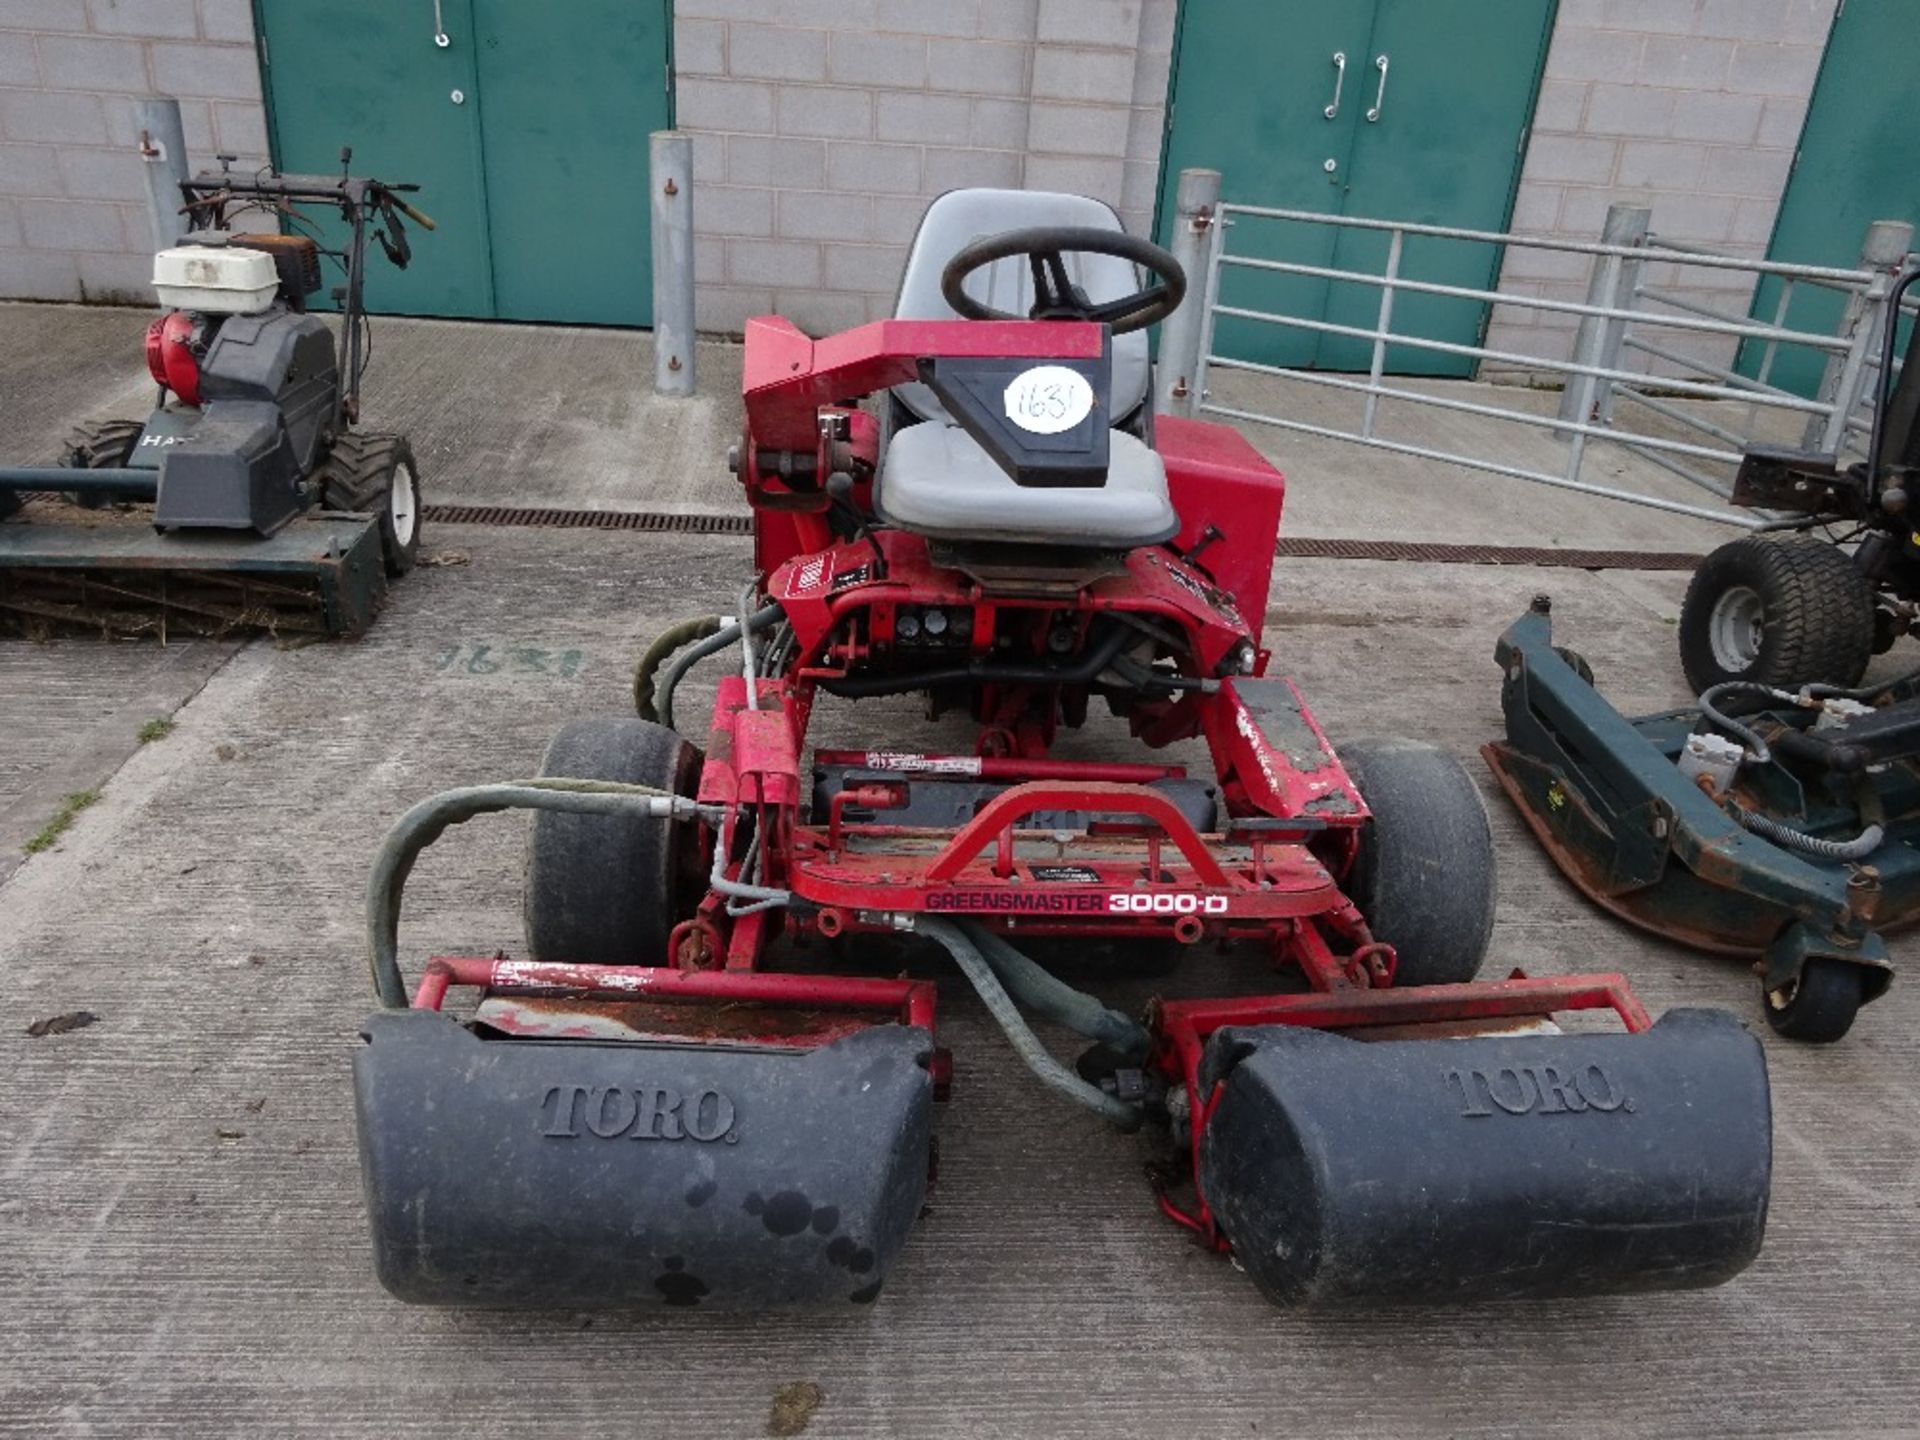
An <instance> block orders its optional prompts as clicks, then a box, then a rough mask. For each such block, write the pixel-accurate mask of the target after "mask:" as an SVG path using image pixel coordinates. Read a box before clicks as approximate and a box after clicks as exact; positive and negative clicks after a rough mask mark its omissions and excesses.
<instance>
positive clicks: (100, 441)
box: [55, 420, 147, 510]
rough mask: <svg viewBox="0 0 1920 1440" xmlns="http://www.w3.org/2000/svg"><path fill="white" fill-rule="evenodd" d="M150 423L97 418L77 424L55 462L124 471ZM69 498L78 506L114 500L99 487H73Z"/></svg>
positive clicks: (68, 466)
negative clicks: (80, 489) (96, 488)
mask: <svg viewBox="0 0 1920 1440" xmlns="http://www.w3.org/2000/svg"><path fill="white" fill-rule="evenodd" d="M146 428H147V427H146V424H145V423H144V422H143V421H139V420H93V421H89V422H88V423H87V424H85V425H76V426H75V427H74V428H73V430H72V431H71V432H69V433H68V435H67V438H66V440H65V441H64V442H63V443H62V444H61V446H60V458H59V459H58V460H57V461H56V462H55V463H56V464H58V465H60V466H61V467H62V468H64V469H68V470H121V469H125V468H126V466H127V464H128V462H129V461H131V460H132V459H133V447H134V446H136V445H138V444H139V443H140V434H141V432H142V431H143V430H145V429H146ZM66 498H67V499H68V500H71V501H72V502H73V503H74V504H75V505H83V506H85V507H86V508H87V509H89V510H98V509H99V508H100V507H101V506H103V505H110V504H112V503H113V497H112V496H110V495H102V494H100V493H99V492H98V491H96V490H90V491H87V492H85V493H81V492H79V491H73V490H69V491H68V492H67V495H66Z"/></svg>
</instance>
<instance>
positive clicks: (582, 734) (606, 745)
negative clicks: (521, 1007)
mask: <svg viewBox="0 0 1920 1440" xmlns="http://www.w3.org/2000/svg"><path fill="white" fill-rule="evenodd" d="M540 773H541V774H542V775H543V776H570V777H572V778H575V779H582V780H617V781H619V782H621V783H622V784H627V785H651V786H654V787H656V788H658V789H661V790H667V791H671V792H672V793H674V794H676V795H691V794H693V793H694V789H695V786H696V785H697V783H698V781H699V776H700V752H699V751H697V750H695V749H694V748H693V746H691V745H689V744H688V743H687V742H686V741H685V740H683V739H682V738H681V737H680V736H679V735H677V734H675V733H674V732H673V731H671V730H669V729H667V728H666V727H665V726H662V725H655V724H652V723H651V722H649V721H646V720H638V719H635V718H633V717H632V716H627V715H621V716H605V717H596V718H594V719H590V720H576V721H574V722H573V723H572V724H570V725H567V726H565V727H563V728H562V729H561V731H560V733H559V734H557V735H555V736H554V737H553V743H552V744H550V745H548V746H547V753H546V755H545V757H544V758H543V759H542V760H541V762H540ZM699 850H700V847H699V845H698V843H697V841H696V836H695V833H694V831H693V828H692V826H691V825H690V824H688V823H686V822H683V821H668V820H652V819H646V818H635V819H629V818H626V817H624V816H611V815H569V814H566V813H563V812H561V811H557V810H537V811H535V812H534V816H533V828H532V829H531V831H530V832H529V833H528V836H527V868H526V891H525V894H524V897H523V899H522V901H521V918H522V921H523V922H524V926H525V931H526V939H527V950H528V953H529V954H530V955H531V956H532V958H533V959H535V960H566V961H572V962H574V963H576V964H582V965H670V964H672V963H673V962H672V960H671V959H670V957H669V956H668V954H667V938H668V936H669V935H670V934H671V933H672V931H673V927H674V925H675V923H676V922H678V921H680V920H682V919H685V918H687V917H688V916H689V915H691V914H692V912H693V907H694V906H695V905H696V904H697V903H698V899H699V894H700V890H701V886H702V877H701V875H700V863H699V860H700V855H699Z"/></svg>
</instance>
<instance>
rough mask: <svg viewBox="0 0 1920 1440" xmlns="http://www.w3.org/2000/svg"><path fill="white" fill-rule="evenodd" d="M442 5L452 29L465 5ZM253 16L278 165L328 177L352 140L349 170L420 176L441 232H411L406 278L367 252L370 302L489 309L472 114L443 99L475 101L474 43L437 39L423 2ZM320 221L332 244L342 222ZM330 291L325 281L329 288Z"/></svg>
mask: <svg viewBox="0 0 1920 1440" xmlns="http://www.w3.org/2000/svg"><path fill="white" fill-rule="evenodd" d="M442 3H443V5H444V8H445V10H446V12H448V18H449V20H457V19H458V18H459V17H460V12H463V11H464V10H465V0H442ZM257 19H258V24H259V29H258V31H257V33H258V34H259V36H260V57H261V61H262V64H263V69H264V75H265V80H266V85H265V91H266V95H267V99H268V123H269V126H270V133H271V136H272V144H273V156H274V162H275V163H276V164H277V165H279V167H280V168H281V169H282V170H287V171H298V172H301V173H311V174H317V175H334V174H338V173H339V170H340V150H341V147H342V146H349V145H350V146H352V147H353V169H354V172H355V173H356V174H361V175H372V176H374V177H375V178H376V179H380V180H393V181H417V182H418V183H419V185H420V194H419V196H418V197H417V199H418V204H419V207H420V208H421V209H422V210H424V211H426V213H427V214H429V215H431V216H432V217H433V219H434V221H435V223H436V224H437V225H438V227H439V228H438V229H436V230H434V231H431V232H423V231H421V230H420V229H418V228H417V227H409V228H408V231H407V234H408V238H409V239H410V240H411V241H412V243H413V249H414V256H413V263H412V264H411V265H409V266H408V267H407V269H406V270H404V271H400V270H395V269H394V268H393V266H391V265H389V264H388V263H387V262H386V257H385V256H383V255H381V254H380V253H379V249H378V247H377V246H371V245H370V246H369V248H370V250H371V251H372V254H371V255H370V257H369V259H368V261H367V305H368V307H369V308H370V309H373V310H378V311H383V312H388V313H397V314H402V315H478V316H487V315H491V314H493V281H492V272H491V268H490V266H489V264H488V260H487V201H486V191H485V186H484V183H483V180H482V176H481V170H480V119H479V111H478V109H477V108H476V107H475V106H473V105H472V104H455V103H453V101H452V98H451V97H452V96H453V95H454V93H456V92H458V93H459V94H460V95H461V97H462V98H463V99H465V100H470V99H471V97H472V94H473V90H474V80H473V47H472V45H471V44H468V43H455V44H450V45H448V46H446V47H445V48H442V47H440V46H437V45H435V44H434V40H433V35H434V31H433V6H432V3H431V0H419V3H414V0H400V3H385V0H259V3H258V16H257ZM452 28H453V29H455V30H460V29H462V27H461V26H460V25H459V24H457V23H456V24H454V25H453V26H452ZM465 33H466V34H469V35H470V33H471V32H470V31H469V32H465ZM315 218H316V219H318V220H319V221H320V227H319V228H321V229H322V230H323V231H324V232H325V233H326V234H328V235H329V237H330V238H331V242H332V243H338V240H339V236H340V232H341V230H342V229H343V228H344V227H342V226H340V225H339V223H338V220H337V217H315ZM338 283H341V282H340V277H338V276H337V275H336V276H332V277H330V279H329V282H328V288H329V289H331V288H332V286H333V285H334V284H338Z"/></svg>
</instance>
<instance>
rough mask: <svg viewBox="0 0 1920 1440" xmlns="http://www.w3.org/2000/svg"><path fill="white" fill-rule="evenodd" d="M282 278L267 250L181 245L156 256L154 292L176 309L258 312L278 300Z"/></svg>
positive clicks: (166, 304)
mask: <svg viewBox="0 0 1920 1440" xmlns="http://www.w3.org/2000/svg"><path fill="white" fill-rule="evenodd" d="M279 279H280V277H279V272H278V271H277V270H276V268H275V267H274V263H273V257H272V256H271V255H269V254H267V253H266V252H265V251H264V250H243V249H238V248H235V249H225V248H217V247H214V246H210V245H176V246H174V247H173V248H172V249H170V250H162V251H160V252H159V253H158V254H157V255H155V256H154V257H153V288H154V291H155V293H157V294H158V295H159V297H160V303H161V304H162V305H165V306H168V307H169V308H171V309H175V310H199V311H202V312H204V313H206V314H209V315H256V314H258V313H259V312H260V311H262V310H265V309H266V308H267V307H268V306H269V305H271V304H272V303H273V295H274V291H275V290H276V289H277V288H278V286H279Z"/></svg>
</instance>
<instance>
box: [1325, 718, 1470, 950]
mask: <svg viewBox="0 0 1920 1440" xmlns="http://www.w3.org/2000/svg"><path fill="white" fill-rule="evenodd" d="M1340 759H1341V761H1342V762H1343V763H1344V764H1345V765H1346V767H1347V774H1348V775H1349V776H1351V777H1352V779H1353V783H1354V784H1355V785H1356V786H1357V787H1358V788H1359V791H1360V796H1361V798H1362V799H1363V800H1365V801H1366V802H1367V808H1368V809H1369V810H1370V811H1372V812H1373V819H1372V820H1371V821H1370V822H1369V823H1368V824H1367V825H1365V826H1364V827H1362V829H1361V831H1360V843H1359V850H1358V852H1357V853H1356V854H1355V856H1354V861H1353V867H1352V869H1350V870H1349V871H1348V872H1347V878H1346V883H1345V887H1344V888H1345V889H1346V892H1347V895H1348V897H1349V898H1350V899H1351V900H1352V901H1353V902H1354V904H1355V905H1357V906H1358V907H1359V908H1360V913H1361V914H1362V915H1364V916H1365V917H1366V919H1367V924H1368V926H1369V927H1370V928H1371V929H1372V931H1373V935H1374V938H1375V939H1376V940H1382V941H1385V942H1386V943H1387V944H1389V945H1391V946H1393V948H1394V950H1395V952H1396V953H1397V954H1398V956H1399V969H1398V970H1397V971H1396V972H1395V976H1394V984H1396V985H1450V984H1458V983H1461V982H1464V981H1467V980H1471V979H1472V978H1473V977H1474V976H1475V975H1476V974H1478V973H1479V970H1480V962H1481V961H1482V960H1484V959H1485V958H1486V953H1487V942H1488V940H1489V939H1490V938H1491V937H1492V934H1493V911H1494V899H1495V893H1496V888H1497V887H1496V880H1495V876H1496V870H1495V862H1494V855H1493V830H1492V827H1491V826H1490V825H1489V824H1488V822H1487V810H1486V806H1485V805H1484V804H1482V803H1481V800H1480V792H1479V791H1478V790H1477V789H1475V788H1474V784H1473V781H1472V780H1471V779H1469V778H1468V776H1467V771H1466V767H1465V766H1463V765H1462V764H1461V763H1460V762H1459V761H1458V760H1456V759H1454V758H1453V756H1451V755H1449V754H1448V753H1447V752H1446V751H1444V750H1441V749H1439V748H1437V747H1435V746H1432V745H1426V744H1422V743H1421V742H1419V741H1417V740H1394V739H1375V740H1355V741H1352V742H1351V743H1349V744H1346V745H1342V746H1341V747H1340Z"/></svg>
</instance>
